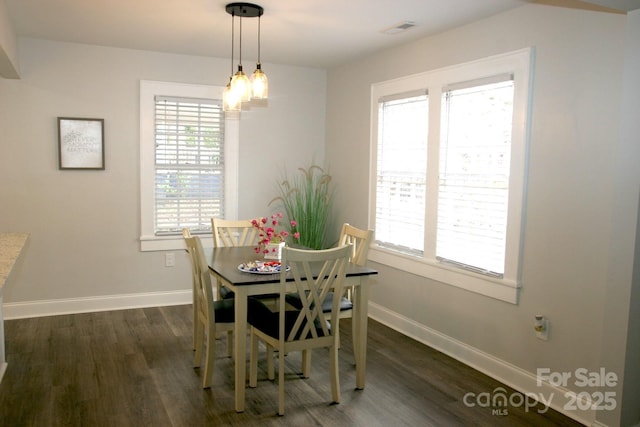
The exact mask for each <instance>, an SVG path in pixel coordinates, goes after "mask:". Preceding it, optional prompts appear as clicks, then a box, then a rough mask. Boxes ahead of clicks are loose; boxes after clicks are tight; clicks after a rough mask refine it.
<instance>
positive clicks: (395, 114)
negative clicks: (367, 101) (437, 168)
mask: <svg viewBox="0 0 640 427" xmlns="http://www.w3.org/2000/svg"><path fill="white" fill-rule="evenodd" d="M428 108H429V100H428V96H427V95H426V94H425V91H421V93H415V92H414V93H405V94H400V95H394V96H387V97H382V98H380V100H379V106H378V147H377V148H378V153H377V159H378V164H377V172H376V173H377V176H376V179H377V180H376V211H375V230H376V242H377V244H378V245H380V246H381V247H385V248H388V249H394V250H399V251H402V252H404V253H410V254H416V255H421V254H422V253H423V251H424V210H425V196H426V185H427V182H426V178H427V133H428V116H429V110H428Z"/></svg>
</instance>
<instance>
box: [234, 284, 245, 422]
mask: <svg viewBox="0 0 640 427" xmlns="http://www.w3.org/2000/svg"><path fill="white" fill-rule="evenodd" d="M239 288H242V287H239ZM234 292H235V392H236V396H235V397H236V412H244V396H245V387H246V380H247V373H246V364H247V294H246V292H243V291H242V290H239V289H237V288H236V289H235V290H234Z"/></svg>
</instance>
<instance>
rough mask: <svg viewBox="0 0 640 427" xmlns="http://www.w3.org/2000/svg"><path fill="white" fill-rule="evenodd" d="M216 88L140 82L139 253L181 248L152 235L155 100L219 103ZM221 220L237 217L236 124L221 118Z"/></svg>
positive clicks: (208, 241) (175, 240)
mask: <svg viewBox="0 0 640 427" xmlns="http://www.w3.org/2000/svg"><path fill="white" fill-rule="evenodd" d="M223 90H224V88H223V87H220V86H209V85H198V84H189V83H173V82H160V81H152V80H141V81H140V250H141V251H143V252H144V251H162V250H176V249H183V248H184V241H183V240H184V239H183V238H182V235H181V234H180V235H165V236H157V235H155V232H154V210H155V207H154V206H155V97H156V96H157V95H161V96H175V97H184V98H201V99H202V98H204V99H216V100H221V99H222V92H223ZM224 123H225V134H224V165H225V180H224V182H225V184H224V191H225V200H224V206H225V216H226V217H228V218H236V217H237V213H238V163H239V145H240V144H239V139H240V132H239V130H240V129H239V122H238V120H233V119H230V118H229V117H228V116H227V117H225V120H224ZM203 245H204V246H212V238H211V236H207V237H205V238H203Z"/></svg>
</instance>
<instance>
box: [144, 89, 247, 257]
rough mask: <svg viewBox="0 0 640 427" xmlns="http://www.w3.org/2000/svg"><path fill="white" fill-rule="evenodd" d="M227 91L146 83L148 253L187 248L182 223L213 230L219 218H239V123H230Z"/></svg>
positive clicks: (145, 130)
mask: <svg viewBox="0 0 640 427" xmlns="http://www.w3.org/2000/svg"><path fill="white" fill-rule="evenodd" d="M221 95H222V88H218V87H213V86H202V85H187V84H177V83H163V82H151V81H142V82H141V84H140V118H141V121H140V193H141V225H142V233H141V237H140V241H141V249H142V250H143V251H144V250H164V249H177V248H182V247H183V242H182V233H181V230H182V228H184V227H188V228H190V229H191V230H192V231H195V232H196V233H197V232H201V233H208V232H210V231H211V218H212V217H214V216H217V217H229V218H233V217H235V216H236V211H237V162H238V160H237V158H238V155H237V150H238V130H237V121H232V120H225V118H224V113H223V112H222V108H221V105H222V101H221ZM206 240H209V239H205V241H206Z"/></svg>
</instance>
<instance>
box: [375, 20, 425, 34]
mask: <svg viewBox="0 0 640 427" xmlns="http://www.w3.org/2000/svg"><path fill="white" fill-rule="evenodd" d="M415 26H416V23H415V22H413V21H403V22H400V23H399V24H395V25H392V26H391V27H388V28H385V29H384V30H381V31H380V32H381V33H383V34H389V35H393V34H400V33H402V32H404V31H407V30H408V29H409V28H413V27H415Z"/></svg>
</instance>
